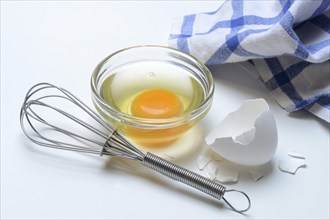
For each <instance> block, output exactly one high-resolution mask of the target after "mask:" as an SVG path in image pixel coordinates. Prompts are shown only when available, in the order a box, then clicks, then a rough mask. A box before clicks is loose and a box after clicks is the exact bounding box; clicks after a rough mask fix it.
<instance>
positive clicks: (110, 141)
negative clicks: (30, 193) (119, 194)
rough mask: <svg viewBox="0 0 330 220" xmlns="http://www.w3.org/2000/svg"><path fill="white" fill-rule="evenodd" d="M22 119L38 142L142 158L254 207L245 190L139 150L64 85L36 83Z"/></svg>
mask: <svg viewBox="0 0 330 220" xmlns="http://www.w3.org/2000/svg"><path fill="white" fill-rule="evenodd" d="M20 123H21V127H22V130H23V132H24V133H25V134H26V136H27V137H28V138H29V139H30V140H31V141H33V142H34V143H36V144H38V145H41V146H44V147H50V148H56V149H62V150H69V151H77V152H82V153H90V154H98V155H109V156H113V157H120V158H124V159H129V160H135V161H139V162H140V163H142V164H143V165H144V166H145V167H148V168H150V169H152V170H155V171H157V172H159V173H161V174H163V175H165V176H168V177H170V178H171V179H173V180H177V181H179V182H182V183H185V184H187V185H189V186H191V187H194V188H196V189H198V190H200V191H202V192H204V193H206V194H208V195H210V196H212V197H214V198H216V199H218V200H221V199H223V200H224V201H225V202H226V203H227V204H228V205H229V206H230V207H231V208H232V209H233V210H234V211H236V212H240V213H242V212H246V211H247V210H249V209H250V207H251V201H250V198H249V197H248V195H247V194H245V193H244V192H242V191H239V190H236V189H229V190H227V189H226V187H225V186H223V185H221V184H220V183H219V182H216V181H212V180H210V179H207V178H205V177H203V176H201V175H199V174H196V173H194V172H192V171H189V170H187V169H185V168H183V167H180V166H178V165H176V164H174V163H172V162H169V161H167V160H164V159H162V158H160V157H158V156H156V155H154V154H152V153H149V152H147V153H145V152H143V151H141V150H139V149H138V148H137V147H135V146H134V145H132V144H131V143H130V142H129V141H128V140H127V139H126V138H125V137H124V136H122V135H121V134H120V133H118V132H117V130H116V129H115V128H114V127H113V126H111V125H110V124H109V123H108V122H106V121H105V120H103V119H102V118H101V116H100V115H99V114H97V113H96V112H95V111H93V110H92V109H91V108H90V107H88V106H87V105H86V104H85V103H84V102H82V101H81V100H80V99H78V98H77V97H76V96H74V95H73V94H72V93H70V92H69V91H67V90H65V89H63V88H60V87H57V86H54V85H52V84H49V83H39V84H36V85H35V86H33V87H32V88H31V89H30V90H29V91H28V92H27V94H26V96H25V99H24V102H23V105H22V108H21V111H20ZM228 192H238V193H241V194H242V195H243V196H244V197H245V198H246V199H247V207H246V208H243V209H238V208H235V207H234V206H233V205H231V203H229V202H228V200H226V199H225V197H224V194H225V193H228Z"/></svg>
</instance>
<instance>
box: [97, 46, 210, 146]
mask: <svg viewBox="0 0 330 220" xmlns="http://www.w3.org/2000/svg"><path fill="white" fill-rule="evenodd" d="M91 86H92V94H93V95H92V97H93V102H94V105H95V106H96V109H97V111H98V112H99V113H100V114H101V115H102V117H104V118H105V119H106V120H107V121H108V122H109V123H110V124H112V125H113V126H114V127H116V128H117V129H118V131H119V132H120V133H121V134H123V135H125V136H126V137H127V138H128V139H129V140H130V141H132V142H133V143H136V144H137V145H138V146H143V147H144V148H150V149H155V148H164V147H167V146H169V145H172V144H173V143H175V142H176V141H177V140H178V139H179V138H180V136H182V135H183V134H184V133H186V132H187V131H188V130H190V129H191V128H192V127H193V126H194V125H195V124H196V123H197V122H198V121H200V120H201V119H202V118H203V117H204V116H205V114H206V113H207V112H208V110H209V109H210V107H211V104H212V97H213V92H214V83H213V78H212V75H211V73H210V71H209V70H208V68H207V67H206V66H205V65H204V64H202V63H200V62H199V61H198V60H197V59H195V58H194V57H192V56H190V55H188V54H186V53H183V52H181V51H178V50H176V49H172V48H168V47H163V46H136V47H130V48H126V49H123V50H120V51H117V52H115V53H113V54H111V55H109V56H108V57H106V58H105V59H104V60H103V61H101V62H100V63H99V64H98V65H97V67H96V68H95V70H94V72H93V74H92V78H91Z"/></svg>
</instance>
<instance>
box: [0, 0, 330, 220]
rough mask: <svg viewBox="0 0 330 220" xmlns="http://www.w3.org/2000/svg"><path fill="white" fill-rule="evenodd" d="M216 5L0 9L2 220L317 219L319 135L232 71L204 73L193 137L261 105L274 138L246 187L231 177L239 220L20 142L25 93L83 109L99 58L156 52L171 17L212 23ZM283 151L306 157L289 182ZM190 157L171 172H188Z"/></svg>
mask: <svg viewBox="0 0 330 220" xmlns="http://www.w3.org/2000/svg"><path fill="white" fill-rule="evenodd" d="M219 6H220V3H219V2H218V1H181V2H175V1H159V2H158V1H157V2H154V1H127V2H126V1H122V2H119V1H118V2H116V1H98V2H92V1H81V2H80V1H68V2H65V1H60V2H55V1H54V2H44V1H26V2H25V1H1V218H2V219H17V218H18V219H40V218H41V219H48V218H53V219H70V218H74V219H112V218H117V219H118V218H120V219H128V218H131V219H132V218H133V219H149V218H152V219H157V218H162V219H180V218H186V219H280V218H282V219H300V218H306V219H328V218H329V147H330V146H329V125H328V124H326V123H324V122H322V121H321V120H319V119H317V118H316V117H314V116H313V115H311V114H309V113H308V112H305V111H300V112H296V113H292V114H288V113H287V112H285V111H284V110H282V109H281V108H280V107H279V106H278V105H277V103H276V102H275V101H274V100H273V99H272V98H271V97H270V95H269V93H268V91H267V90H266V89H265V87H264V85H262V84H261V83H260V82H258V81H257V80H256V79H254V78H253V77H252V76H251V75H250V74H249V73H248V72H247V71H245V70H244V69H242V68H241V67H240V66H239V65H237V64H230V65H228V64H227V65H222V66H217V67H212V68H210V69H211V71H212V73H213V76H214V78H215V84H216V92H215V97H214V104H213V106H212V109H211V111H210V113H209V114H208V115H207V116H206V118H205V119H204V120H203V121H202V122H201V124H200V125H199V126H200V127H201V128H202V130H203V132H201V133H200V135H201V137H203V136H204V135H205V132H207V131H209V130H210V129H211V128H212V127H214V126H216V125H217V124H218V123H219V122H221V120H222V119H223V118H224V117H225V116H226V115H227V114H228V113H229V112H231V111H233V110H235V109H236V108H237V107H238V106H239V105H240V104H241V103H242V101H243V100H245V99H250V98H264V99H266V100H267V102H268V103H269V105H270V108H271V110H272V111H273V113H274V117H275V120H276V123H277V127H278V134H279V143H278V150H277V152H276V154H275V156H274V158H273V160H272V161H271V163H269V164H267V165H266V166H267V170H268V172H267V174H266V176H265V177H264V178H262V179H261V180H260V181H258V182H254V181H252V180H251V179H250V178H249V177H248V176H247V175H242V176H241V177H240V179H239V182H238V183H237V184H234V185H230V186H229V187H234V188H239V189H241V190H243V191H245V192H246V193H248V194H249V195H250V197H251V200H252V208H251V210H250V211H249V212H247V213H246V214H245V215H240V214H238V213H235V212H233V211H231V210H230V209H228V208H227V207H226V206H225V205H223V203H222V202H221V201H216V200H213V199H212V198H209V197H207V196H204V195H203V194H202V193H199V192H197V191H195V190H193V189H190V187H186V186H184V185H183V184H180V183H177V182H173V181H172V180H168V179H167V178H163V177H160V176H158V175H155V173H153V172H152V171H150V172H149V171H147V169H145V168H143V167H141V166H137V164H136V163H124V162H122V161H120V160H111V161H110V160H109V159H108V158H106V157H102V158H99V157H91V156H87V155H86V156H84V155H79V154H75V153H71V152H58V151H56V150H52V149H43V148H41V147H39V146H35V145H33V144H31V143H30V142H29V141H28V140H27V138H26V137H25V136H24V135H23V134H22V132H21V129H20V125H19V110H20V106H21V102H22V101H23V97H24V95H25V93H26V91H27V90H28V88H29V87H31V86H32V85H33V84H36V83H38V82H50V83H53V84H55V85H58V86H61V87H64V88H67V89H69V90H70V91H72V92H73V93H74V94H77V95H78V96H79V97H80V98H82V99H83V100H85V101H86V102H87V103H88V104H91V99H90V86H89V82H90V75H91V73H92V71H93V69H94V67H95V66H96V65H97V63H98V62H99V61H100V60H101V59H103V58H104V57H105V56H107V55H109V54H110V53H112V52H114V51H116V50H119V49H122V48H125V47H128V46H133V45H144V44H158V45H166V44H167V39H168V36H169V33H170V28H171V21H172V19H173V18H174V17H178V16H182V15H186V14H191V13H197V12H202V11H213V10H216V9H217V8H218V7H219ZM290 150H297V151H299V152H301V153H303V154H304V155H305V156H306V157H307V167H306V168H302V169H299V170H298V172H297V173H296V175H291V174H288V173H283V172H281V171H279V169H278V168H277V163H278V160H279V159H286V158H287V153H288V151H290ZM195 159H196V157H191V158H190V159H189V160H187V161H185V162H179V163H181V165H183V166H185V167H188V168H190V169H192V170H197V169H196V164H195Z"/></svg>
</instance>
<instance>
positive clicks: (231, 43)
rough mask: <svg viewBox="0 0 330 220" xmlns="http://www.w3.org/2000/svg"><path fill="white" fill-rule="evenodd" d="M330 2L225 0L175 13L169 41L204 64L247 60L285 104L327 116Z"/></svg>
mask: <svg viewBox="0 0 330 220" xmlns="http://www.w3.org/2000/svg"><path fill="white" fill-rule="evenodd" d="M329 2H330V0H296V1H294V0H272V1H262V0H261V1H244V0H232V1H226V2H224V3H223V4H222V5H221V7H220V8H219V9H217V10H216V11H213V12H208V13H200V14H192V15H187V16H184V17H181V18H177V19H175V20H174V22H173V26H172V31H171V35H170V39H169V46H170V47H174V48H178V49H180V50H182V51H185V52H187V53H190V54H192V55H194V56H195V57H197V58H198V59H200V60H201V61H203V62H204V63H205V64H206V65H213V64H221V63H231V62H242V61H246V62H244V63H249V64H251V65H253V66H254V68H255V69H256V72H257V73H258V78H259V79H260V80H261V81H263V82H264V83H265V85H266V87H267V88H268V89H269V90H270V92H271V94H272V95H273V97H274V98H275V99H276V101H277V102H278V103H279V104H280V105H281V106H282V107H283V108H284V109H286V110H287V111H289V112H292V111H296V110H299V109H302V108H305V109H307V110H308V111H310V112H312V113H313V114H315V115H317V116H318V117H320V118H322V119H323V120H325V121H327V122H330V61H329V59H330V37H329V34H330V6H329Z"/></svg>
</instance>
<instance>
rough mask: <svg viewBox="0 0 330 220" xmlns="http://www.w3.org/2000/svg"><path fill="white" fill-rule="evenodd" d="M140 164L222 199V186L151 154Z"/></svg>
mask: <svg viewBox="0 0 330 220" xmlns="http://www.w3.org/2000/svg"><path fill="white" fill-rule="evenodd" d="M142 164H143V165H144V166H146V167H148V168H150V169H152V170H155V171H157V172H159V173H161V174H163V175H165V176H168V177H170V178H171V179H174V180H177V181H180V182H182V183H185V184H187V185H189V186H191V187H194V188H196V189H198V190H200V191H202V192H204V193H206V194H208V195H210V196H212V197H214V198H216V199H219V200H220V199H221V198H222V197H223V195H224V193H225V191H226V187H224V186H223V185H221V184H219V183H217V182H215V181H212V180H210V179H207V178H205V177H203V176H201V175H199V174H197V173H194V172H192V171H190V170H187V169H185V168H183V167H180V166H178V165H176V164H174V163H171V162H169V161H167V160H164V159H162V158H160V157H158V156H156V155H154V154H151V153H147V154H146V155H145V157H144V160H143V161H142Z"/></svg>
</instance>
